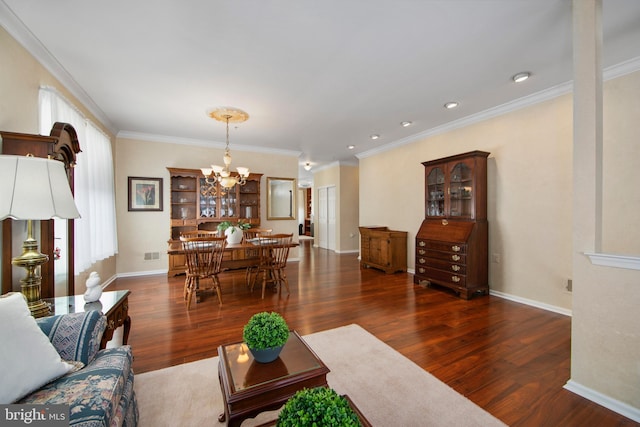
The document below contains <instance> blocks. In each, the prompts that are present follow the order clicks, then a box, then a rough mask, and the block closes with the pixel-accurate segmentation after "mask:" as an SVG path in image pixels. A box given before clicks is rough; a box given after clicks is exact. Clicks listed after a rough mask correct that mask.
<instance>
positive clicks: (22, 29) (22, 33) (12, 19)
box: [0, 1, 118, 135]
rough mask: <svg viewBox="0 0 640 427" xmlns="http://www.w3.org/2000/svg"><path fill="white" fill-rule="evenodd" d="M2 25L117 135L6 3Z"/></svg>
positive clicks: (0, 5) (2, 5)
mask: <svg viewBox="0 0 640 427" xmlns="http://www.w3.org/2000/svg"><path fill="white" fill-rule="evenodd" d="M0 25H1V26H2V27H3V28H4V29H5V30H6V31H7V32H8V33H9V34H10V35H11V37H13V38H14V39H15V40H16V41H17V42H18V43H20V45H22V47H24V48H25V49H26V50H27V52H29V53H30V54H31V55H32V56H33V57H34V58H35V59H36V61H38V62H39V63H40V64H41V65H42V66H43V67H44V68H45V69H46V70H47V71H48V72H49V73H51V75H53V77H55V78H56V79H57V80H58V81H60V83H61V84H62V85H63V86H64V87H65V89H67V90H68V91H69V92H70V93H71V94H72V95H73V96H74V97H76V98H77V99H78V101H80V102H81V103H82V105H83V106H84V107H85V108H86V109H87V110H89V112H90V113H91V114H93V115H94V116H95V117H96V119H97V120H99V121H100V123H102V125H103V126H104V127H106V128H107V129H108V130H109V131H110V132H111V133H112V134H114V135H115V134H117V133H118V129H117V128H116V127H115V126H114V124H113V123H112V122H111V120H110V119H109V117H107V115H106V114H105V113H104V111H102V110H101V109H100V107H98V104H96V103H95V102H94V101H93V99H91V97H90V96H89V95H88V94H87V92H85V91H84V89H83V88H82V87H81V86H80V85H79V84H78V82H76V81H75V80H74V79H73V77H72V76H71V74H69V73H68V72H67V70H65V69H64V67H63V66H62V64H60V63H59V62H58V60H57V59H56V58H55V57H54V56H53V55H52V54H51V52H49V51H48V50H47V49H46V48H45V47H44V45H43V44H42V43H41V42H40V40H38V38H37V37H36V36H35V35H34V34H33V33H32V32H31V31H29V29H28V28H27V27H26V26H25V25H24V23H23V22H22V21H21V20H20V19H19V18H18V17H17V16H16V15H15V14H14V13H13V11H12V10H11V9H10V8H9V6H7V4H6V3H5V2H4V1H0Z"/></svg>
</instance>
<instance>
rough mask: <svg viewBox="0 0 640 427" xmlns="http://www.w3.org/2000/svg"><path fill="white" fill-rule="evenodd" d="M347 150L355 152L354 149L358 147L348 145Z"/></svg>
mask: <svg viewBox="0 0 640 427" xmlns="http://www.w3.org/2000/svg"><path fill="white" fill-rule="evenodd" d="M347 148H348V149H349V150H353V149H354V148H356V146H355V145H347Z"/></svg>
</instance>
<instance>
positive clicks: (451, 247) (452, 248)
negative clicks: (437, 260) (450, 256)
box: [416, 239, 467, 254]
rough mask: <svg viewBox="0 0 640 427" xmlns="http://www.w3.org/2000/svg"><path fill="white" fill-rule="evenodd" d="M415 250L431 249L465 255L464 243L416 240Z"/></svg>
mask: <svg viewBox="0 0 640 427" xmlns="http://www.w3.org/2000/svg"><path fill="white" fill-rule="evenodd" d="M416 249H433V250H436V251H441V252H455V253H461V254H466V253H467V245H466V243H457V242H440V241H436V240H423V239H418V240H417V243H416Z"/></svg>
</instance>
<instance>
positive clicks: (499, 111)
mask: <svg viewBox="0 0 640 427" xmlns="http://www.w3.org/2000/svg"><path fill="white" fill-rule="evenodd" d="M639 70H640V57H636V58H632V59H630V60H628V61H625V62H621V63H620V64H616V65H614V66H611V67H607V68H606V69H604V70H603V72H602V78H603V80H604V81H607V80H612V79H615V78H618V77H621V76H624V75H626V74H631V73H634V72H636V71H639ZM572 90H573V80H571V81H568V82H565V83H562V84H559V85H557V86H554V87H551V88H549V89H545V90H543V91H540V92H536V93H534V94H531V95H528V96H525V97H522V98H518V99H515V100H513V101H510V102H507V103H505V104H502V105H498V106H496V107H493V108H489V109H487V110H484V111H481V112H479V113H476V114H472V115H470V116H467V117H463V118H461V119H458V120H454V121H452V122H449V123H445V124H443V125H441V126H436V127H434V128H431V129H427V130H426V131H424V132H420V133H417V134H414V135H411V136H408V137H406V138H402V139H399V140H397V141H394V142H391V143H389V144H386V145H383V146H381V147H377V148H374V149H371V150H367V151H363V152H362V153H359V154H356V157H357V158H358V159H365V158H367V157H371V156H375V155H378V154H381V153H384V152H387V151H390V150H394V149H396V148H398V147H401V146H403V145H407V144H411V143H413V142H416V141H420V140H422V139H426V138H429V137H431V136H435V135H439V134H443V133H446V132H450V131H452V130H455V129H461V128H463V127H466V126H469V125H472V124H475V123H480V122H483V121H485V120H488V119H492V118H494V117H498V116H502V115H504V114H507V113H510V112H512V111H516V110H519V109H522V108H525V107H530V106H532V105H535V104H539V103H541V102H544V101H549V100H551V99H554V98H557V97H559V96H562V95H566V94H568V93H571V92H572Z"/></svg>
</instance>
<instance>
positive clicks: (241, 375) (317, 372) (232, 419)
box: [218, 331, 329, 426]
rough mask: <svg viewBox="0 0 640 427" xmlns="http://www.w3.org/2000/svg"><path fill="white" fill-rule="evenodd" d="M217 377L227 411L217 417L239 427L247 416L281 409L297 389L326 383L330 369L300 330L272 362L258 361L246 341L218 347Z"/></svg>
mask: <svg viewBox="0 0 640 427" xmlns="http://www.w3.org/2000/svg"><path fill="white" fill-rule="evenodd" d="M218 356H219V357H220V362H219V365H218V378H219V379H220V388H221V389H222V398H223V400H224V412H223V413H222V414H220V416H219V417H218V420H219V421H220V422H224V421H225V420H227V425H228V426H239V425H240V424H241V423H242V421H244V420H245V419H247V418H253V417H255V416H256V415H258V414H259V413H261V412H264V411H269V410H274V409H278V408H280V407H281V406H282V405H283V404H284V403H285V402H286V401H287V400H288V399H289V398H290V397H291V396H293V395H294V394H295V393H296V391H298V390H301V389H303V388H313V387H320V386H327V373H329V368H327V366H326V365H325V364H324V363H323V362H322V361H321V360H320V359H319V358H318V356H316V354H315V353H314V352H313V350H311V348H309V346H308V345H307V343H306V342H304V340H303V339H302V338H300V335H298V333H297V332H295V331H293V332H290V333H289V340H288V341H287V343H286V344H285V346H284V348H283V349H282V353H280V357H279V358H278V359H276V360H275V361H273V362H271V363H258V362H256V361H255V360H253V356H251V352H249V350H248V349H247V347H246V344H244V343H241V342H239V343H234V344H227V345H222V346H220V347H218Z"/></svg>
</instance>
